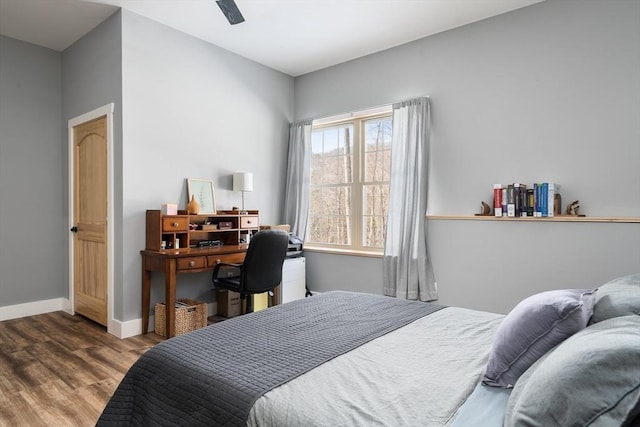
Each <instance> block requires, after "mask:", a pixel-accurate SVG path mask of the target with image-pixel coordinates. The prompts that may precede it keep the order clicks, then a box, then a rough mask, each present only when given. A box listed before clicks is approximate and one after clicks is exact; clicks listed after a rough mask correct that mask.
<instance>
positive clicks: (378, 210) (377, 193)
mask: <svg viewBox="0 0 640 427" xmlns="http://www.w3.org/2000/svg"><path fill="white" fill-rule="evenodd" d="M364 190H365V197H364V200H363V209H362V212H363V229H362V245H363V246H366V247H376V248H381V247H383V245H384V233H385V226H386V218H387V210H388V207H389V186H388V185H387V184H382V185H380V184H379V185H365V186H364Z"/></svg>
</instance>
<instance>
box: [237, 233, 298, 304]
mask: <svg viewBox="0 0 640 427" xmlns="http://www.w3.org/2000/svg"><path fill="white" fill-rule="evenodd" d="M288 246H289V235H288V234H287V232H286V231H283V230H271V229H270V230H263V231H260V232H258V233H256V234H255V235H254V236H253V237H252V238H251V242H250V243H249V248H248V249H247V254H246V255H245V258H244V263H243V264H244V267H243V269H242V274H243V277H242V282H243V283H242V291H243V292H244V293H248V294H259V293H262V292H266V291H268V290H270V289H273V288H275V287H276V286H278V285H279V284H280V282H282V265H283V263H284V259H285V258H286V256H287V248H288Z"/></svg>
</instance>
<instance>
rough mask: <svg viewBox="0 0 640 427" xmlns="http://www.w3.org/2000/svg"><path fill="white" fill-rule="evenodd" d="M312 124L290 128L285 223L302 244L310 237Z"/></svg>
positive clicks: (302, 124) (303, 123)
mask: <svg viewBox="0 0 640 427" xmlns="http://www.w3.org/2000/svg"><path fill="white" fill-rule="evenodd" d="M311 123H312V121H311V120H306V121H302V122H298V123H292V124H291V125H290V126H289V159H288V165H287V182H286V187H285V196H284V215H285V222H286V223H287V224H289V225H291V232H292V233H293V234H294V235H296V236H298V237H300V238H301V239H302V240H304V239H305V238H306V234H307V217H308V214H309V187H310V183H311Z"/></svg>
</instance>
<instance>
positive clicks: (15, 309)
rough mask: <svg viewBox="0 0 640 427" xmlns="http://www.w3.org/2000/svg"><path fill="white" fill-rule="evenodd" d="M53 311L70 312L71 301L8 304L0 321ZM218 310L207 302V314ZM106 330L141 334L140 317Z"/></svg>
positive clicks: (121, 335)
mask: <svg viewBox="0 0 640 427" xmlns="http://www.w3.org/2000/svg"><path fill="white" fill-rule="evenodd" d="M54 311H65V312H67V313H71V303H70V301H69V300H68V299H67V298H54V299H50V300H44V301H34V302H27V303H24V304H16V305H9V306H6V307H0V322H1V321H3V320H11V319H20V318H22V317H28V316H36V315H38V314H45V313H51V312H54ZM217 312H218V304H217V303H215V302H211V303H208V304H207V315H208V316H211V315H212V313H217ZM154 330H155V316H153V315H150V316H149V332H153V331H154ZM107 332H109V333H110V334H112V335H115V336H116V337H118V338H129V337H134V336H136V335H141V334H142V318H139V319H133V320H127V321H125V322H122V321H120V320H115V319H114V320H112V321H110V322H109V326H108V327H107Z"/></svg>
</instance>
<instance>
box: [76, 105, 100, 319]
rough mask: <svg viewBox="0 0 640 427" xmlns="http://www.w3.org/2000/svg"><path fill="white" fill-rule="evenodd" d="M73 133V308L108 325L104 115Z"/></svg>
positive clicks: (84, 124)
mask: <svg viewBox="0 0 640 427" xmlns="http://www.w3.org/2000/svg"><path fill="white" fill-rule="evenodd" d="M73 136H74V139H73V141H74V154H73V162H74V164H73V174H74V186H73V219H74V221H73V223H74V224H75V226H74V228H73V229H72V231H75V237H74V239H75V242H74V253H73V263H74V283H73V284H74V286H73V288H74V310H75V312H76V313H78V314H81V315H83V316H85V317H88V318H89V319H91V320H93V321H95V322H98V323H100V324H101V325H104V326H107V303H108V301H107V117H106V116H102V117H99V118H97V119H94V120H90V121H88V122H85V123H82V124H79V125H77V126H74V127H73Z"/></svg>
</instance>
